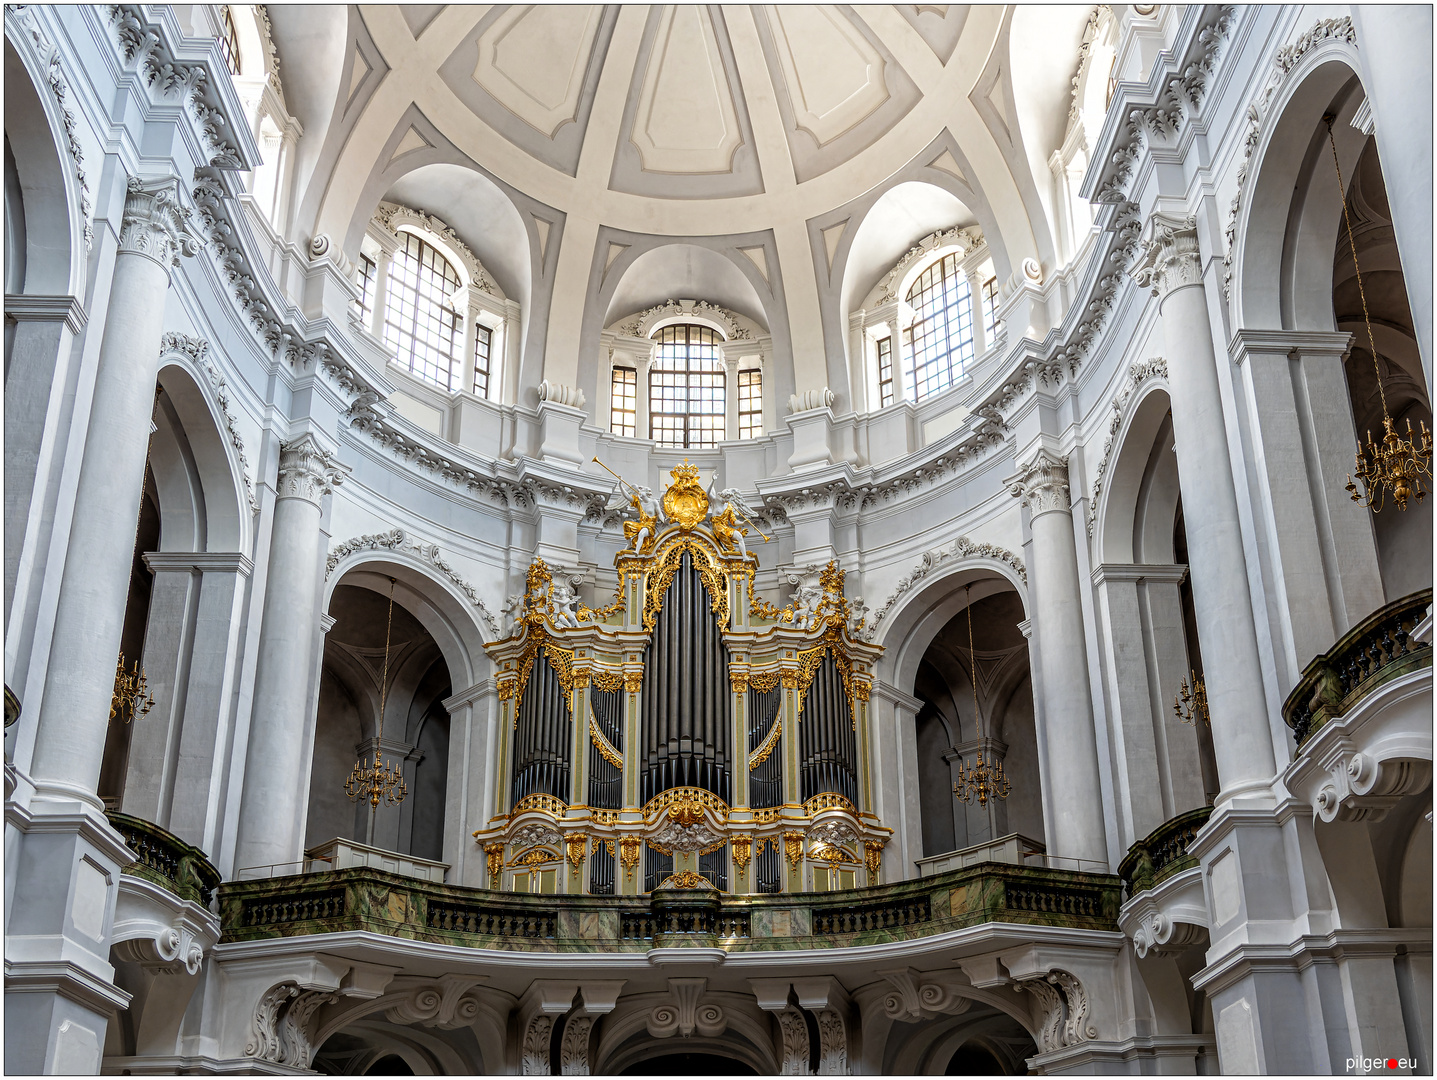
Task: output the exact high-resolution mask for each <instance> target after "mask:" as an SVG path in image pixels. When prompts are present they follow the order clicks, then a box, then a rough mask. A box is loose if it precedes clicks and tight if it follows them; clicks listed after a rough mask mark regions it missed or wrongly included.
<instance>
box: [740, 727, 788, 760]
mask: <svg viewBox="0 0 1437 1080" xmlns="http://www.w3.org/2000/svg"><path fill="white" fill-rule="evenodd" d="M782 734H783V720H782V719H781V718H780V719H777V720H775V721H774V722H773V727H771V728H769V729H768V734H767V735H765V736H764V737H763V742H761V743H759V745H758V749H757V750H755V751H754V752H753V753H752V754H751V755H750V756H749V759H748V767H749V769H751V770H752V769H757V768H758V767H759V766H760V765H762V764H763V763H764V762H765V761H767V760H768V759H769V755H770V754H772V753H773V748H774V747H775V746H777V745H778V740H779V736H781V735H782Z"/></svg>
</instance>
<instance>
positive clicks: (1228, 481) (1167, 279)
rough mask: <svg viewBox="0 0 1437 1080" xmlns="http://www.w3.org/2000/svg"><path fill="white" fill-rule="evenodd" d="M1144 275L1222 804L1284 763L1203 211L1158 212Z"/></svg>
mask: <svg viewBox="0 0 1437 1080" xmlns="http://www.w3.org/2000/svg"><path fill="white" fill-rule="evenodd" d="M1144 235H1145V236H1146V237H1147V239H1146V240H1145V242H1144V243H1145V254H1144V256H1143V258H1142V259H1141V260H1140V261H1139V263H1138V265H1137V267H1135V268H1134V270H1133V274H1134V276H1135V277H1136V278H1137V279H1138V282H1139V284H1141V285H1144V286H1147V285H1151V286H1152V288H1153V294H1154V295H1155V296H1160V297H1161V298H1162V299H1161V302H1160V307H1159V311H1160V313H1161V322H1162V327H1163V337H1164V339H1165V344H1166V349H1165V355H1166V357H1167V361H1168V382H1169V384H1170V385H1171V386H1172V407H1173V442H1174V444H1175V446H1174V448H1175V450H1176V451H1177V455H1178V486H1179V488H1180V489H1181V491H1182V498H1183V521H1184V524H1185V527H1186V530H1187V540H1188V565H1189V567H1190V572H1191V574H1192V587H1193V606H1194V608H1195V609H1196V613H1197V624H1198V640H1199V641H1200V642H1201V645H1202V656H1203V668H1204V670H1205V671H1206V672H1207V673H1208V674H1207V678H1206V680H1205V682H1206V685H1207V702H1208V712H1209V714H1210V715H1211V717H1212V735H1213V748H1214V751H1215V753H1216V757H1217V769H1218V777H1219V779H1220V780H1221V781H1222V787H1223V790H1222V792H1221V793H1220V794H1219V795H1218V799H1217V802H1218V804H1219V805H1221V804H1223V803H1225V802H1227V801H1229V800H1230V799H1232V798H1233V796H1234V795H1237V794H1239V793H1241V792H1242V791H1244V790H1253V789H1260V788H1265V787H1266V786H1267V784H1268V783H1269V782H1270V781H1271V780H1272V777H1273V774H1274V773H1275V772H1276V771H1277V764H1276V758H1275V757H1274V754H1273V746H1272V734H1271V729H1270V727H1269V721H1268V715H1267V702H1266V699H1265V697H1264V695H1263V685H1262V668H1261V664H1260V661H1259V659H1258V646H1257V627H1256V625H1255V623H1254V621H1253V615H1252V602H1251V595H1250V593H1249V591H1248V579H1247V558H1246V556H1245V555H1244V552H1243V543H1242V532H1241V528H1240V525H1239V522H1238V514H1237V492H1236V489H1235V488H1234V486H1233V478H1232V462H1231V459H1230V458H1229V457H1228V449H1227V433H1226V431H1227V429H1226V425H1225V423H1224V422H1223V412H1222V397H1221V392H1220V390H1219V388H1218V377H1217V358H1216V357H1215V356H1214V354H1213V348H1212V332H1211V328H1210V327H1209V325H1208V315H1207V303H1206V300H1205V297H1204V290H1203V282H1202V269H1201V264H1200V259H1199V256H1198V242H1197V230H1196V227H1195V223H1194V221H1193V219H1191V218H1188V219H1186V220H1179V219H1175V218H1169V217H1165V216H1163V215H1158V214H1155V215H1154V216H1153V217H1152V218H1151V219H1150V220H1149V222H1148V224H1147V227H1146V228H1145V229H1144Z"/></svg>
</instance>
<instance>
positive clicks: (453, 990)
mask: <svg viewBox="0 0 1437 1080" xmlns="http://www.w3.org/2000/svg"><path fill="white" fill-rule="evenodd" d="M396 981H397V980H396ZM482 981H483V979H482V978H476V977H474V976H472V975H443V976H440V977H439V978H438V979H434V980H423V981H421V982H420V983H419V985H417V986H415V987H414V988H413V989H405V990H404V991H403V996H402V997H401V998H400V1000H399V1001H398V1002H397V1003H396V1004H394V1005H391V1006H390V1007H389V1009H388V1010H386V1011H385V1014H384V1015H385V1017H386V1018H387V1019H389V1020H390V1021H392V1022H393V1023H396V1024H422V1025H424V1026H425V1027H437V1028H444V1029H453V1028H463V1027H468V1026H469V1025H470V1024H472V1023H474V1021H475V1020H476V1019H478V1017H479V1010H480V1009H481V1008H482V1005H483V1003H482V1002H481V1001H480V1000H479V996H478V994H477V993H476V992H475V990H474V988H475V987H476V986H478V985H479V983H481V982H482Z"/></svg>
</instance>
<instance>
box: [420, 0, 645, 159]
mask: <svg viewBox="0 0 1437 1080" xmlns="http://www.w3.org/2000/svg"><path fill="white" fill-rule="evenodd" d="M617 14H618V9H617V7H613V6H609V7H603V6H595V5H584V6H573V5H567V4H546V5H536V6H533V7H526V6H515V7H501V8H497V9H493V10H491V11H490V12H489V13H488V14H487V15H486V16H485V17H484V18H483V19H482V20H481V21H480V22H479V24H478V26H476V27H475V28H474V29H473V30H472V31H470V32H469V33H468V34H466V35H465V36H464V41H463V43H462V44H460V46H459V47H458V48H457V49H455V50H454V52H453V53H452V54H451V55H450V57H449V59H447V60H446V61H445V62H444V63H443V64H442V65H441V66H440V68H439V77H440V78H441V79H443V80H444V83H445V84H446V85H447V86H448V87H449V89H450V90H452V91H453V92H454V93H455V95H457V96H458V97H459V99H460V100H461V101H463V102H464V103H465V104H466V105H468V106H469V108H470V109H471V110H473V111H474V113H475V114H476V115H477V116H479V117H480V118H481V119H482V120H483V121H484V123H485V124H487V125H488V126H489V127H491V128H493V129H494V130H495V131H498V132H499V133H500V134H501V135H503V136H504V137H506V138H507V139H509V140H510V141H511V142H514V143H516V144H517V145H519V146H520V147H522V148H523V149H525V150H527V151H528V152H529V153H531V154H533V155H534V156H535V157H537V158H539V159H540V160H541V161H543V162H545V163H546V164H548V165H550V166H552V167H553V168H556V169H560V170H562V171H564V172H566V173H568V174H569V175H571V176H572V175H574V172H575V169H576V167H577V165H578V160H579V150H580V147H581V146H582V144H583V135H584V129H585V128H586V126H587V124H588V117H589V110H590V108H591V107H592V105H593V97H594V88H595V86H596V85H597V84H598V81H599V75H600V70H601V68H602V66H603V57H604V53H605V51H606V50H607V48H608V44H609V38H610V36H611V35H612V33H613V26H614V20H615V18H616V16H617Z"/></svg>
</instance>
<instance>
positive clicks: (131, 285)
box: [31, 177, 199, 808]
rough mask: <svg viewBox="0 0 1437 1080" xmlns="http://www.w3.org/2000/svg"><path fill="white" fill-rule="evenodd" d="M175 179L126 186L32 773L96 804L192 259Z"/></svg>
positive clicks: (43, 783)
mask: <svg viewBox="0 0 1437 1080" xmlns="http://www.w3.org/2000/svg"><path fill="white" fill-rule="evenodd" d="M181 197H182V194H181V187H180V181H179V180H178V179H177V178H175V177H165V178H162V179H159V180H155V181H147V182H141V181H139V180H133V179H132V180H131V181H130V182H129V192H128V195H127V196H126V199H125V216H124V221H123V224H122V226H121V231H120V249H119V255H118V256H117V257H116V259H115V276H114V283H113V285H112V286H111V292H110V304H109V309H108V311H107V312H106V315H105V335H104V338H103V341H102V344H101V346H100V356H99V361H98V371H97V373H96V376H95V393H94V397H93V399H92V405H91V411H90V424H89V429H88V432H87V435H86V439H85V454H84V457H83V459H82V462H81V465H80V480H79V485H78V487H77V489H76V492H75V516H74V520H73V522H72V524H71V527H70V543H69V549H68V552H67V554H66V557H65V572H64V576H63V578H62V579H61V584H60V600H59V605H58V608H57V611H56V614H55V635H54V638H53V644H52V645H51V647H50V662H49V666H48V668H47V670H46V673H45V697H44V701H43V702H42V704H41V711H40V718H39V729H38V731H37V733H36V736H35V756H34V759H33V763H32V766H31V775H32V776H33V777H34V779H35V781H36V784H37V787H39V788H40V789H41V790H47V789H48V790H54V791H57V792H63V793H64V795H69V796H74V797H77V798H79V799H80V800H81V801H83V802H87V803H90V804H91V805H93V806H95V807H96V808H99V807H100V806H101V804H100V801H99V799H98V798H96V796H95V785H96V783H97V781H98V780H99V776H100V761H101V757H102V756H103V752H104V744H105V726H106V724H108V723H109V717H110V695H111V693H112V692H113V690H114V684H115V658H116V657H117V656H118V655H119V652H120V629H121V625H122V624H123V622H124V618H125V601H126V598H127V596H128V593H129V585H130V568H131V561H132V559H133V558H134V551H135V529H136V522H138V520H139V514H140V494H141V490H142V488H143V487H144V481H145V458H146V456H147V455H148V453H149V443H150V414H151V412H152V411H153V405H154V396H155V375H156V371H157V369H158V367H159V359H160V333H161V331H162V330H163V328H164V317H165V292H166V290H167V289H168V288H169V281H170V277H169V275H170V268H171V267H172V266H177V265H178V264H179V258H180V255H181V253H184V254H187V255H193V254H194V253H195V252H196V251H198V250H199V244H198V241H197V240H196V239H195V238H194V236H193V235H192V234H191V233H190V232H189V228H188V219H189V211H188V209H185V208H183V207H182V206H181V205H180V199H181Z"/></svg>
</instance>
